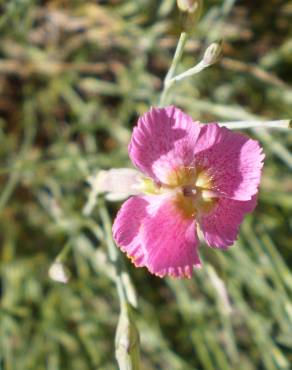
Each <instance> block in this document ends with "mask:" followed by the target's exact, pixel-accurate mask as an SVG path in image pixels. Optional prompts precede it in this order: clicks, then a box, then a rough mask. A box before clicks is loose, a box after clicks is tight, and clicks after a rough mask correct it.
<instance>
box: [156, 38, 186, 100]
mask: <svg viewBox="0 0 292 370" xmlns="http://www.w3.org/2000/svg"><path fill="white" fill-rule="evenodd" d="M187 40H188V34H187V33H186V32H182V33H181V35H180V38H179V40H178V44H177V47H176V50H175V53H174V57H173V60H172V63H171V65H170V68H169V70H168V72H167V74H166V76H165V79H164V83H163V90H162V92H161V95H160V100H159V106H164V105H165V103H166V100H167V95H168V93H169V90H170V88H171V86H172V83H170V81H171V80H172V78H173V76H174V75H175V73H176V70H177V67H178V65H179V62H180V60H181V57H182V54H183V51H184V48H185V45H186V42H187Z"/></svg>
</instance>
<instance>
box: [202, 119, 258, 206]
mask: <svg viewBox="0 0 292 370" xmlns="http://www.w3.org/2000/svg"><path fill="white" fill-rule="evenodd" d="M195 150H196V163H197V165H199V166H200V167H202V168H204V169H206V171H207V173H209V174H210V176H212V178H213V183H214V185H215V189H216V190H217V191H218V193H220V194H221V195H223V196H225V197H229V198H232V199H237V200H249V199H251V197H252V196H253V195H254V194H256V193H257V190H258V185H259V183H260V176H261V169H262V167H263V159H264V154H263V153H262V148H261V147H260V145H259V143H258V142H257V141H256V140H251V139H249V138H248V137H246V136H244V135H242V134H239V133H236V132H233V131H230V130H228V129H227V128H225V127H219V126H218V125H217V124H207V125H205V126H202V128H201V133H200V137H199V139H198V141H197V143H196V147H195Z"/></svg>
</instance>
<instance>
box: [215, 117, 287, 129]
mask: <svg viewBox="0 0 292 370" xmlns="http://www.w3.org/2000/svg"><path fill="white" fill-rule="evenodd" d="M219 126H224V127H227V128H229V129H232V130H236V129H238V130H241V129H246V128H256V127H257V128H276V129H282V130H286V129H290V128H292V120H290V119H285V120H277V121H235V122H219Z"/></svg>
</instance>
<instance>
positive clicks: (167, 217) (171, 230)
mask: <svg viewBox="0 0 292 370" xmlns="http://www.w3.org/2000/svg"><path fill="white" fill-rule="evenodd" d="M150 206H151V204H150ZM195 228H196V226H195V220H194V219H192V218H186V217H184V216H183V214H182V213H181V212H180V211H179V210H178V209H177V207H176V206H175V204H174V202H173V199H171V198H170V199H168V200H165V201H164V202H162V203H161V205H160V207H159V208H158V210H157V211H156V213H155V214H153V215H152V216H151V217H147V218H146V219H145V220H144V224H143V240H144V248H145V251H146V253H147V264H146V266H147V267H148V269H149V271H150V272H152V273H153V274H156V275H158V276H160V277H162V276H165V275H170V276H174V277H190V276H191V274H192V269H193V266H196V267H199V266H200V265H201V264H200V259H199V255H198V239H197V235H196V230H195Z"/></svg>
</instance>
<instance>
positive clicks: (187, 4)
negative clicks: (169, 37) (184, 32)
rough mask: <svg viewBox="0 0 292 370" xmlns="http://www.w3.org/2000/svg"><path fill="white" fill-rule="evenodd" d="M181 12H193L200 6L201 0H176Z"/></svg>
mask: <svg viewBox="0 0 292 370" xmlns="http://www.w3.org/2000/svg"><path fill="white" fill-rule="evenodd" d="M177 6H178V8H179V10H180V11H181V12H188V13H195V12H197V11H198V10H199V9H200V8H201V7H202V0H177Z"/></svg>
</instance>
